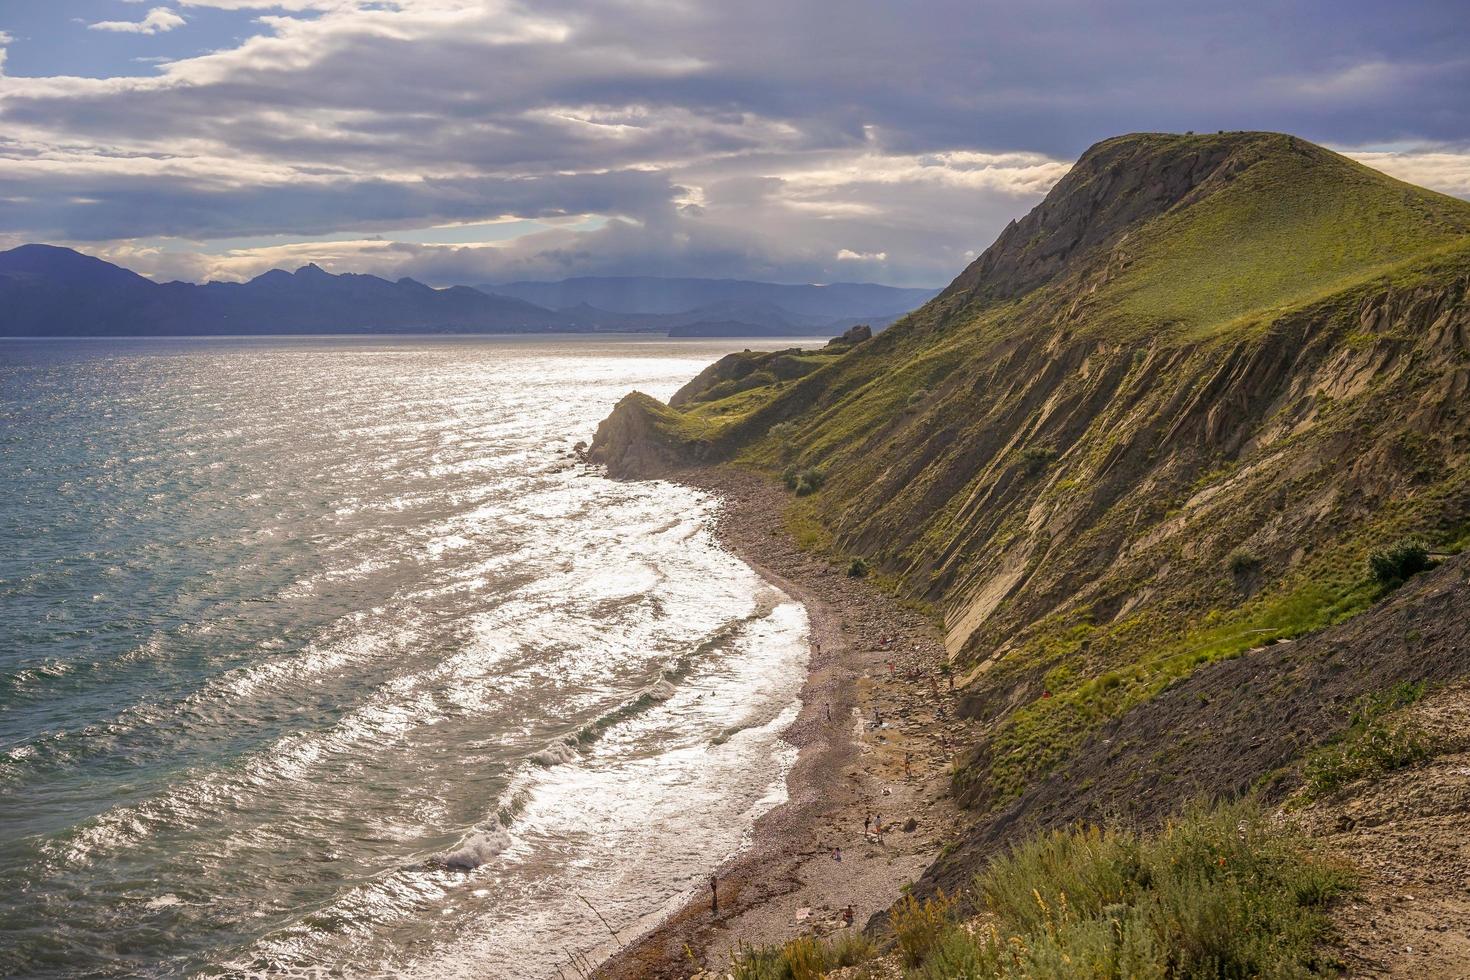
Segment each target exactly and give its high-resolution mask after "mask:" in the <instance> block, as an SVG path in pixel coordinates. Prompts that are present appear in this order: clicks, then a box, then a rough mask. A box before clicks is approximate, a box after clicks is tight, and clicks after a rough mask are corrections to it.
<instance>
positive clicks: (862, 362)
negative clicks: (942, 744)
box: [593, 133, 1470, 806]
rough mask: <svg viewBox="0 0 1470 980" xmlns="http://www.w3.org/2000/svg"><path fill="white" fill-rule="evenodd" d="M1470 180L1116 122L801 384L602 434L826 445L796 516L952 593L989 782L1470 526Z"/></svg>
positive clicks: (626, 456)
mask: <svg viewBox="0 0 1470 980" xmlns="http://www.w3.org/2000/svg"><path fill="white" fill-rule="evenodd" d="M1467 286H1470V204H1467V203H1466V202H1463V201H1459V200H1456V199H1454V198H1449V197H1445V196H1443V195H1438V194H1434V193H1432V192H1429V191H1426V190H1423V189H1420V188H1416V187H1412V186H1410V185H1407V184H1404V183H1401V182H1399V181H1396V180H1393V179H1391V178H1388V177H1386V176H1384V175H1382V174H1378V173H1376V172H1374V171H1371V170H1368V169H1366V168H1364V167H1362V166H1360V165H1358V164H1356V163H1354V162H1352V161H1350V160H1347V159H1345V158H1343V157H1341V156H1338V155H1337V154H1334V153H1331V152H1330V151H1327V150H1325V149H1322V148H1321V147H1317V146H1313V145H1311V144H1309V143H1306V142H1304V141H1301V140H1298V139H1295V138H1293V137H1289V136H1282V135H1277V134H1265V133H1230V134H1216V135H1210V136H1166V135H1158V134H1145V135H1137V136H1128V137H1120V138H1117V139H1113V140H1108V141H1106V142H1104V143H1101V144H1098V145H1097V146H1096V147H1094V148H1092V149H1091V150H1089V151H1088V152H1087V154H1085V155H1084V156H1083V157H1082V158H1081V160H1079V162H1078V163H1077V165H1076V166H1075V167H1074V168H1073V170H1072V171H1071V173H1069V174H1068V176H1067V177H1065V178H1064V179H1063V180H1062V181H1061V182H1059V183H1058V185H1057V186H1056V187H1055V188H1054V189H1053V191H1052V192H1051V194H1050V195H1048V197H1047V198H1046V200H1045V201H1044V202H1043V203H1042V204H1041V205H1039V206H1038V207H1037V208H1036V209H1035V210H1034V211H1033V212H1032V213H1031V214H1030V215H1028V216H1027V217H1026V218H1024V219H1022V220H1021V221H1019V222H1016V223H1013V224H1012V225H1011V226H1010V227H1009V228H1007V229H1006V231H1005V232H1004V233H1003V234H1002V235H1001V236H1000V238H999V239H998V240H997V241H996V243H995V244H994V245H993V246H992V247H991V248H990V249H988V250H987V251H986V252H985V253H984V255H982V256H981V257H980V258H979V259H978V260H977V261H976V262H975V263H974V264H973V265H972V266H971V267H970V268H969V269H967V270H966V271H965V272H964V273H963V274H961V275H960V276H959V277H958V278H957V279H956V280H955V282H954V283H953V284H952V285H951V286H950V288H949V289H947V290H946V291H945V292H944V293H943V294H941V295H940V296H939V297H938V298H936V299H935V300H934V301H933V302H931V303H930V304H928V305H927V306H926V307H924V308H923V309H921V310H919V311H917V312H916V313H914V314H912V315H911V316H909V317H907V318H905V319H904V320H902V321H900V322H899V323H897V324H895V325H894V326H893V327H891V328H889V330H888V331H886V332H885V333H884V334H882V335H880V336H878V337H876V338H874V339H873V340H872V341H870V342H868V343H864V344H861V345H859V346H858V347H856V348H854V349H853V350H852V351H851V352H850V353H847V354H845V355H843V356H841V357H839V358H836V359H835V361H834V363H831V364H830V365H828V366H825V367H823V368H821V369H820V370H817V371H814V372H812V373H810V374H807V375H805V376H803V377H801V378H799V379H796V380H794V381H790V382H783V383H781V384H770V385H768V386H765V387H751V388H744V389H743V390H741V391H739V392H738V393H733V394H731V395H729V396H728V397H727V398H724V399H717V400H712V401H711V400H706V401H701V402H699V403H697V404H691V405H689V406H687V407H686V408H684V409H683V410H673V409H668V408H665V407H663V406H660V405H657V404H656V403H652V404H651V400H649V399H646V398H645V399H641V400H630V401H627V402H625V403H624V404H622V405H620V406H619V408H618V409H617V410H616V411H615V412H614V415H613V418H612V419H610V420H609V423H608V425H607V427H606V431H605V432H601V433H600V434H599V438H598V439H597V440H596V441H595V442H594V445H593V456H594V458H599V459H603V460H605V461H607V462H608V463H609V465H610V467H611V468H612V469H613V470H614V471H615V472H622V473H625V474H627V475H637V473H638V472H639V464H640V463H641V462H645V461H644V460H640V459H639V454H638V453H636V452H631V451H629V448H628V447H627V446H626V445H622V444H620V441H619V440H620V437H622V436H627V435H629V434H632V433H635V432H640V431H641V432H645V433H649V432H651V433H655V434H656V440H657V441H658V443H659V445H660V447H661V448H660V452H659V454H658V460H657V462H658V465H659V466H661V467H663V468H664V469H665V470H666V469H667V468H668V467H671V466H676V465H678V464H679V463H681V462H689V461H695V460H698V461H712V460H721V459H740V460H742V461H743V462H745V463H746V464H748V465H753V466H757V467H761V468H764V469H767V470H769V471H771V472H780V471H782V470H784V469H788V468H789V469H791V470H793V471H795V470H815V471H819V472H821V473H823V474H824V477H825V479H824V481H822V483H821V486H822V488H821V490H820V491H819V492H817V493H814V494H811V495H809V496H806V497H803V498H801V499H800V500H797V501H794V502H793V508H794V511H793V517H794V518H795V519H797V520H798V521H800V522H801V523H802V524H803V525H805V526H810V525H812V524H814V523H815V524H817V525H820V526H823V527H825V528H826V530H827V531H828V532H830V535H831V538H832V541H833V545H832V547H833V550H834V551H835V552H837V553H838V554H840V555H842V556H861V557H863V558H865V559H866V560H867V561H868V562H869V563H870V564H872V565H873V566H875V567H876V568H877V569H879V570H880V571H881V572H882V573H883V574H884V575H885V576H887V577H888V579H889V580H890V581H891V582H892V583H893V585H894V587H896V588H898V589H900V590H903V591H905V592H907V593H909V594H910V595H912V596H914V597H916V598H919V599H923V600H925V601H928V602H930V603H933V604H934V606H935V607H936V609H937V610H938V611H939V612H940V613H941V614H942V615H943V618H944V622H945V626H946V629H947V633H948V646H949V650H950V654H951V658H952V662H953V664H954V667H955V669H956V670H957V671H959V672H960V674H961V677H962V681H963V687H964V690H965V692H966V695H967V705H968V708H967V710H968V711H969V712H970V713H971V714H972V715H973V716H975V717H977V718H981V719H983V720H985V721H986V722H987V725H986V729H985V734H984V735H983V736H982V737H981V739H980V741H979V742H978V744H976V745H975V746H973V747H972V749H971V751H970V753H969V755H968V757H967V759H966V760H965V761H964V763H963V764H961V765H960V766H958V767H957V774H956V787H957V789H958V790H959V791H960V793H961V794H962V796H963V797H964V798H965V799H967V800H968V801H969V802H970V803H972V804H975V805H981V806H994V805H997V804H1000V803H1003V802H1005V801H1007V800H1009V799H1012V798H1014V797H1015V796H1017V795H1018V794H1021V793H1023V792H1024V791H1025V790H1026V789H1027V788H1028V787H1029V786H1031V785H1033V784H1034V783H1035V781H1036V780H1038V779H1043V778H1046V777H1047V776H1048V774H1051V773H1054V772H1055V771H1057V770H1058V767H1060V766H1062V765H1063V764H1065V762H1066V761H1067V760H1068V759H1069V758H1071V757H1073V755H1074V754H1075V753H1076V752H1077V751H1078V750H1079V748H1081V747H1083V746H1086V745H1088V744H1092V743H1090V739H1092V738H1093V737H1094V736H1095V735H1096V734H1097V732H1099V731H1100V730H1101V729H1102V727H1103V726H1105V725H1107V724H1109V723H1111V722H1113V721H1114V720H1116V719H1117V718H1119V717H1122V716H1123V715H1125V714H1126V713H1128V712H1129V711H1130V710H1133V709H1135V708H1137V707H1138V706H1140V705H1143V704H1146V703H1148V702H1150V701H1151V700H1152V699H1153V698H1154V697H1156V696H1157V695H1158V694H1159V693H1160V692H1161V691H1163V690H1165V689H1167V688H1168V687H1169V686H1170V685H1171V684H1174V683H1177V682H1178V681H1179V679H1180V678H1182V677H1185V676H1187V675H1189V674H1191V673H1192V672H1193V671H1195V670H1197V669H1198V668H1200V667H1201V666H1203V665H1205V664H1208V663H1210V662H1212V661H1216V660H1220V659H1225V658H1230V657H1234V656H1237V655H1239V654H1241V653H1243V652H1244V651H1246V650H1248V649H1251V648H1254V647H1259V646H1261V645H1262V644H1266V643H1271V642H1274V641H1276V640H1280V639H1287V638H1291V637H1294V636H1300V635H1303V634H1307V633H1311V632H1314V631H1317V630H1320V629H1323V628H1325V627H1327V626H1330V625H1331V624H1333V623H1335V622H1339V621H1342V620H1344V619H1346V618H1349V617H1351V616H1353V615H1354V614H1356V613H1359V612H1361V611H1363V610H1365V609H1368V608H1369V607H1371V606H1372V605H1373V603H1375V602H1376V601H1377V600H1378V599H1379V598H1380V597H1381V596H1382V595H1383V593H1384V591H1385V587H1384V586H1383V585H1381V584H1379V583H1376V582H1374V581H1373V580H1372V579H1371V578H1370V577H1369V576H1368V575H1367V571H1366V566H1365V558H1366V556H1367V555H1368V553H1369V552H1370V551H1371V550H1373V549H1374V548H1378V547H1382V546H1384V545H1386V544H1389V543H1392V542H1393V541H1395V540H1398V539H1400V538H1404V537H1408V536H1418V537H1422V538H1424V539H1426V540H1427V541H1429V542H1430V544H1431V545H1432V546H1433V547H1436V548H1442V549H1454V548H1458V547H1459V545H1460V543H1461V542H1462V541H1463V538H1464V536H1465V533H1466V530H1467V528H1470V422H1467V417H1466V414H1465V411H1466V409H1465V406H1466V394H1467V393H1470V301H1467V297H1466V290H1467Z"/></svg>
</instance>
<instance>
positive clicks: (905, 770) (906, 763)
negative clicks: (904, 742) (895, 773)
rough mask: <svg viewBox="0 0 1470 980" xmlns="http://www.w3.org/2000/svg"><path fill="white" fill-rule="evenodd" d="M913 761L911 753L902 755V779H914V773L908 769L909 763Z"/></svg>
mask: <svg viewBox="0 0 1470 980" xmlns="http://www.w3.org/2000/svg"><path fill="white" fill-rule="evenodd" d="M913 761H914V754H913V753H912V752H905V753H904V754H903V778H904V779H913V778H914V772H913V770H912V769H910V768H909V763H911V762H913Z"/></svg>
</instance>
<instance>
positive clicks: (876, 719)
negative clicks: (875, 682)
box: [873, 704, 883, 728]
mask: <svg viewBox="0 0 1470 980" xmlns="http://www.w3.org/2000/svg"><path fill="white" fill-rule="evenodd" d="M873 727H874V728H882V727H883V712H881V711H879V710H878V706H877V705H876V704H875V705H873Z"/></svg>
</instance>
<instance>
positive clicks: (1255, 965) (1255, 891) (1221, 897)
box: [892, 803, 1351, 980]
mask: <svg viewBox="0 0 1470 980" xmlns="http://www.w3.org/2000/svg"><path fill="white" fill-rule="evenodd" d="M1350 887H1351V879H1350V877H1349V875H1348V873H1347V872H1346V871H1344V870H1343V869H1341V868H1339V867H1337V866H1336V865H1334V864H1332V863H1330V862H1329V861H1327V860H1325V859H1324V858H1323V857H1321V856H1320V855H1319V854H1317V853H1315V852H1314V851H1313V850H1311V848H1310V846H1309V845H1308V843H1307V842H1306V841H1304V840H1303V839H1301V838H1299V837H1297V836H1295V835H1294V834H1292V833H1290V832H1288V831H1287V830H1286V829H1284V828H1283V827H1282V826H1281V825H1280V824H1278V823H1277V822H1275V821H1273V820H1271V819H1270V817H1268V816H1267V815H1266V814H1264V813H1262V812H1261V811H1260V810H1259V809H1258V808H1257V807H1256V806H1254V805H1253V804H1250V803H1235V804H1230V805H1225V806H1220V807H1217V808H1213V809H1207V808H1204V807H1196V808H1194V809H1191V810H1189V811H1187V812H1185V813H1184V814H1183V815H1182V816H1180V817H1179V818H1177V819H1175V820H1173V821H1171V822H1169V823H1168V824H1167V825H1166V826H1165V827H1163V828H1162V829H1161V830H1160V831H1158V832H1157V833H1153V834H1139V833H1137V832H1134V831H1129V830H1104V829H1100V828H1096V827H1078V828H1073V829H1070V830H1065V831H1058V832H1055V833H1050V834H1044V835H1041V836H1037V837H1033V838H1031V839H1030V840H1027V841H1025V842H1024V843H1022V844H1020V845H1019V846H1017V847H1016V848H1015V849H1014V850H1013V851H1011V852H1010V853H1009V854H1007V855H1006V856H1005V857H1002V858H1000V859H999V860H997V861H995V862H994V863H993V864H991V866H990V867H989V868H988V869H987V870H986V871H985V872H984V873H983V874H981V875H980V876H979V877H978V878H977V879H976V881H975V895H974V897H973V898H974V904H975V905H976V906H977V907H978V910H980V911H982V912H983V913H984V914H983V916H982V918H981V919H980V920H977V921H976V922H970V923H963V922H958V921H956V920H955V916H954V914H953V904H952V903H950V902H949V901H947V900H944V899H940V900H937V901H936V900H931V901H929V902H926V903H922V904H921V903H918V902H915V901H913V900H908V901H906V902H904V903H903V904H901V905H899V906H897V907H896V908H895V910H894V912H893V915H892V920H893V923H892V924H893V927H894V932H895V934H896V935H897V936H898V937H899V946H900V949H901V950H902V954H903V959H904V962H905V965H906V967H907V972H906V975H907V976H908V977H910V978H924V980H941V978H942V980H952V978H981V977H986V978H989V977H995V978H1001V977H1027V978H1057V980H1061V978H1072V977H1090V978H1099V980H1102V978H1118V980H1123V978H1158V980H1165V978H1168V980H1174V978H1185V977H1311V976H1320V975H1324V974H1333V975H1335V974H1336V973H1337V972H1338V971H1337V966H1336V964H1334V963H1333V962H1331V961H1329V960H1328V959H1326V958H1325V957H1324V956H1323V954H1322V952H1321V950H1322V947H1323V943H1324V940H1326V939H1327V938H1329V936H1330V924H1329V921H1328V918H1327V916H1326V909H1327V907H1328V906H1329V904H1330V903H1331V901H1332V899H1333V898H1334V897H1335V896H1337V895H1339V894H1341V893H1342V892H1344V891H1345V890H1347V889H1348V888H1350Z"/></svg>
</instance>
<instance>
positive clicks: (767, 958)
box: [730, 932, 878, 980]
mask: <svg viewBox="0 0 1470 980" xmlns="http://www.w3.org/2000/svg"><path fill="white" fill-rule="evenodd" d="M877 951H878V950H877V947H875V946H874V945H873V943H872V941H871V940H870V939H868V937H866V936H864V935H863V934H862V933H859V932H845V933H843V934H841V935H839V936H838V937H837V938H836V939H834V940H832V941H831V942H830V943H829V942H825V941H823V940H821V939H818V938H816V937H815V936H798V937H797V938H795V939H793V940H791V941H790V942H788V943H785V944H784V945H781V946H758V947H748V946H741V947H738V948H737V949H736V951H735V952H734V953H732V954H731V956H730V975H731V976H732V977H733V978H734V980H821V978H822V977H823V976H825V975H826V974H827V972H828V971H829V970H836V969H840V968H841V967H845V966H856V965H857V964H859V963H862V962H864V961H866V960H869V959H871V958H872V957H873V955H874V954H875V953H877Z"/></svg>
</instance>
